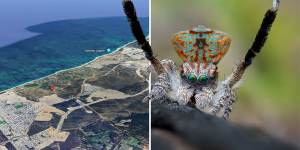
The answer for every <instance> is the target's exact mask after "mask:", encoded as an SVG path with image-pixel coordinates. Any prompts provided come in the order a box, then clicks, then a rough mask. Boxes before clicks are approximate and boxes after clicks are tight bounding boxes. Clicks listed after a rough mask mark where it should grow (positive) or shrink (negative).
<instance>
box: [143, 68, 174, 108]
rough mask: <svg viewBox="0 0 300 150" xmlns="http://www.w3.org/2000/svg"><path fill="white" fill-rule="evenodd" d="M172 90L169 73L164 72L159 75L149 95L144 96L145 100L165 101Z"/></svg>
mask: <svg viewBox="0 0 300 150" xmlns="http://www.w3.org/2000/svg"><path fill="white" fill-rule="evenodd" d="M169 90H170V80H169V77H168V74H167V73H162V74H160V75H159V76H158V80H157V81H156V82H155V83H154V85H153V88H152V89H151V91H150V93H149V95H148V96H146V97H145V98H144V100H143V101H144V102H148V101H151V102H159V103H160V102H163V100H166V99H167V98H168V91H169Z"/></svg>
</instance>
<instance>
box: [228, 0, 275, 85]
mask: <svg viewBox="0 0 300 150" xmlns="http://www.w3.org/2000/svg"><path fill="white" fill-rule="evenodd" d="M279 3H280V1H279V0H273V7H272V8H271V9H269V10H268V11H267V12H266V14H265V17H264V19H263V21H262V24H261V26H260V29H259V30H258V32H257V34H256V38H255V40H254V42H253V44H252V46H251V48H250V49H249V50H248V52H247V54H246V56H245V58H244V60H242V61H241V62H240V63H239V64H238V65H237V67H236V68H235V69H234V71H233V73H232V74H231V75H230V76H229V77H228V78H227V82H228V83H227V84H228V85H229V86H230V87H233V86H234V85H235V84H236V83H237V82H238V81H240V80H241V78H242V76H243V74H244V72H245V70H246V69H247V67H248V66H250V65H251V64H252V60H253V58H254V57H255V56H256V55H257V54H258V53H259V52H260V50H261V48H262V47H263V46H264V44H265V42H266V40H267V38H268V35H269V31H270V30H271V27H272V24H273V22H274V21H275V18H276V15H277V11H278V8H279Z"/></svg>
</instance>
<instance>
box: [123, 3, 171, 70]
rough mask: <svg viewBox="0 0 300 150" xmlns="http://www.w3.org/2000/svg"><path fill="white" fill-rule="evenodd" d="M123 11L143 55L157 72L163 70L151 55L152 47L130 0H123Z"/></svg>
mask: <svg viewBox="0 0 300 150" xmlns="http://www.w3.org/2000/svg"><path fill="white" fill-rule="evenodd" d="M123 8H124V12H125V14H126V16H127V19H128V22H129V25H130V28H131V31H132V33H133V35H134V37H135V38H136V40H137V42H138V44H139V45H140V47H141V48H142V49H143V51H144V53H145V57H146V58H147V59H148V60H149V61H150V62H151V64H152V65H153V67H154V69H155V71H156V72H157V74H161V73H163V72H165V70H164V68H163V66H162V64H161V63H160V61H159V60H158V59H157V58H155V57H154V56H153V51H152V48H151V46H150V44H149V42H148V41H147V40H146V37H145V35H144V33H143V30H142V27H141V25H140V22H139V20H138V17H137V15H136V11H135V8H134V5H133V3H132V2H131V0H123Z"/></svg>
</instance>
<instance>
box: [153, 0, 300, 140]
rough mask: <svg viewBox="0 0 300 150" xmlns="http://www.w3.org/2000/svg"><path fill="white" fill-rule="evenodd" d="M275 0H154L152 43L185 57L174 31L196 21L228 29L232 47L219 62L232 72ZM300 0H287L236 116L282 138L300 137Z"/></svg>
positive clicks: (163, 54)
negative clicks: (174, 41)
mask: <svg viewBox="0 0 300 150" xmlns="http://www.w3.org/2000/svg"><path fill="white" fill-rule="evenodd" d="M271 6H272V0H255V1H254V0H243V1H241V0H226V1H225V0H189V1H183V0H164V1H161V0H152V9H151V10H152V13H151V15H152V20H151V21H152V24H151V26H152V31H151V34H152V35H151V36H152V38H151V42H152V46H153V49H154V53H155V54H156V55H157V56H158V57H159V58H160V59H164V58H170V59H172V60H175V61H176V63H177V64H180V63H181V60H180V59H179V57H178V56H177V54H176V52H175V50H174V49H173V46H172V45H171V42H170V39H171V36H172V35H173V34H174V33H176V32H178V31H182V30H187V29H190V28H192V27H194V26H196V25H199V24H201V25H205V26H207V27H209V28H211V29H214V30H220V31H224V32H226V33H228V34H229V35H230V37H231V38H232V44H231V49H230V51H228V53H227V55H226V56H225V57H224V58H223V59H222V60H221V62H220V63H219V72H220V79H221V80H223V79H224V78H225V76H228V75H229V74H230V73H231V71H232V69H233V67H234V65H235V64H237V63H238V62H239V61H240V60H241V59H242V58H243V57H244V55H245V54H246V51H247V50H248V48H250V46H251V44H252V42H253V40H254V38H255V35H256V32H257V30H258V29H259V27H260V24H261V21H262V19H263V16H264V14H265V12H266V11H267V9H269V8H271ZM299 14H300V1H299V0H284V1H283V0H282V2H281V6H280V10H279V12H278V16H277V19H276V21H275V23H274V25H273V28H272V31H271V34H270V36H269V39H268V41H267V43H266V45H265V47H264V48H263V49H262V52H261V53H260V54H259V55H258V57H256V58H255V60H254V63H253V64H252V66H250V68H248V70H247V71H246V74H245V78H244V81H243V84H242V86H241V87H240V88H239V90H238V94H237V102H236V103H235V104H234V108H233V112H232V113H231V116H230V121H232V122H234V123H237V124H241V125H246V126H250V127H257V128H259V129H261V130H263V131H265V132H267V133H269V134H271V135H273V136H275V137H278V138H280V139H282V140H285V141H288V142H293V143H297V144H298V145H299V141H300V58H299V56H300V36H299V24H300V17H299Z"/></svg>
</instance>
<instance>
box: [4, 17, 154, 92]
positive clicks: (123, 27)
mask: <svg viewBox="0 0 300 150" xmlns="http://www.w3.org/2000/svg"><path fill="white" fill-rule="evenodd" d="M148 20H149V18H148V17H145V18H140V21H141V25H142V27H143V29H144V32H145V34H148V29H149V27H148ZM27 30H28V31H30V32H32V33H33V35H35V36H33V37H31V38H28V39H25V40H21V41H18V42H16V43H13V44H11V45H8V46H4V47H1V48H0V90H5V89H9V88H11V87H14V86H17V85H20V84H22V83H25V82H28V81H31V80H34V79H38V78H41V77H44V76H47V75H50V74H52V73H55V72H57V71H59V70H63V69H68V68H72V67H75V66H79V65H81V64H84V63H86V62H89V61H91V60H93V59H94V58H95V57H97V56H101V55H104V54H107V53H111V52H113V51H114V50H116V49H117V48H118V47H121V46H123V45H124V44H126V43H128V42H131V41H133V40H134V38H133V36H132V34H131V31H130V29H129V26H128V23H127V19H126V18H125V17H103V18H89V19H74V20H64V21H56V22H49V23H43V24H39V25H34V26H30V27H28V28H27Z"/></svg>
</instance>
